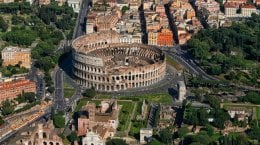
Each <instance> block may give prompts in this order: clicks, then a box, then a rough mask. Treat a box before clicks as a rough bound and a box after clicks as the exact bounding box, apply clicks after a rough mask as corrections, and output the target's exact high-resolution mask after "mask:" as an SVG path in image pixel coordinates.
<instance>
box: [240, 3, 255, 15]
mask: <svg viewBox="0 0 260 145" xmlns="http://www.w3.org/2000/svg"><path fill="white" fill-rule="evenodd" d="M253 13H256V7H255V6H254V5H250V4H245V5H243V6H241V14H242V16H243V17H251V15H252V14H253Z"/></svg>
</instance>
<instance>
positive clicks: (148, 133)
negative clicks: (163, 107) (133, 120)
mask: <svg viewBox="0 0 260 145" xmlns="http://www.w3.org/2000/svg"><path fill="white" fill-rule="evenodd" d="M152 136H153V129H152V128H142V129H140V144H146V143H147V141H148V139H149V138H150V137H152Z"/></svg>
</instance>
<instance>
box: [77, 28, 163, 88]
mask: <svg viewBox="0 0 260 145" xmlns="http://www.w3.org/2000/svg"><path fill="white" fill-rule="evenodd" d="M108 33H111V34H106V35H99V36H98V38H96V39H94V38H88V37H93V35H86V36H83V37H79V38H77V39H75V40H74V41H73V44H72V46H73V48H74V50H73V73H74V75H75V78H76V81H77V83H78V84H80V85H82V86H83V87H86V88H90V87H92V86H93V87H95V89H96V90H97V91H106V92H111V91H120V90H126V89H130V88H138V87H147V86H149V85H152V84H155V83H157V82H158V81H160V80H162V79H163V78H164V76H165V71H166V62H165V55H164V53H163V52H162V51H161V50H160V49H158V48H155V47H150V46H147V45H142V44H118V43H115V42H117V41H114V40H116V39H117V38H112V37H107V36H111V35H112V34H113V35H114V32H108ZM96 36H97V35H96ZM103 36H106V38H104V37H103ZM99 37H100V38H99ZM107 39H113V41H112V40H107ZM84 40H86V41H84ZM87 40H95V41H91V42H90V41H87ZM100 40H102V41H100ZM97 41H98V42H97ZM110 42H113V43H110ZM90 43H91V45H90Z"/></svg>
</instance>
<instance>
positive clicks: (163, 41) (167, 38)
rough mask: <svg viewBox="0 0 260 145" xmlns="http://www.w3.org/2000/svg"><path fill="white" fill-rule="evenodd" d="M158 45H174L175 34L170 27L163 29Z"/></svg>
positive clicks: (158, 38)
mask: <svg viewBox="0 0 260 145" xmlns="http://www.w3.org/2000/svg"><path fill="white" fill-rule="evenodd" d="M157 45H158V46H173V34H172V31H171V30H169V29H162V30H161V32H158V36H157Z"/></svg>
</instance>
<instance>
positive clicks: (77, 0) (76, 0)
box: [68, 0, 82, 13]
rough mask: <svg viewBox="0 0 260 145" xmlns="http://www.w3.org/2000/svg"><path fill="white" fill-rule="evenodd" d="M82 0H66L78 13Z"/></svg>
mask: <svg viewBox="0 0 260 145" xmlns="http://www.w3.org/2000/svg"><path fill="white" fill-rule="evenodd" d="M81 2H82V0H68V5H69V6H70V7H72V8H73V11H74V12H75V13H79V11H80V7H81Z"/></svg>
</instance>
